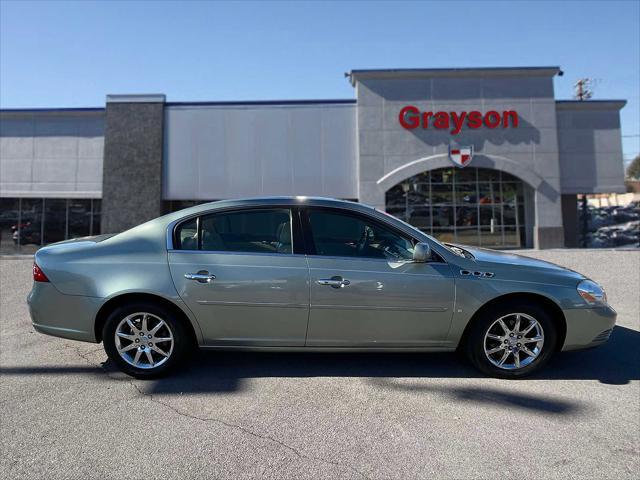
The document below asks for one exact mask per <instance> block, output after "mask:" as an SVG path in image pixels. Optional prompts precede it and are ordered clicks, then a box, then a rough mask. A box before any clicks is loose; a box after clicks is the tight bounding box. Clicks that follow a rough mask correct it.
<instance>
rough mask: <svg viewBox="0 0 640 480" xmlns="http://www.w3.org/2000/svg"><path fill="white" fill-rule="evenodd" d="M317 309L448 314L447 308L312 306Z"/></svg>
mask: <svg viewBox="0 0 640 480" xmlns="http://www.w3.org/2000/svg"><path fill="white" fill-rule="evenodd" d="M311 308H317V309H340V310H386V311H389V312H398V311H401V312H446V311H447V310H449V309H448V308H447V307H409V308H408V307H380V306H372V305H311Z"/></svg>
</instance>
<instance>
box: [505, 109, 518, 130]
mask: <svg viewBox="0 0 640 480" xmlns="http://www.w3.org/2000/svg"><path fill="white" fill-rule="evenodd" d="M509 119H511V126H512V127H514V128H517V127H518V112H516V111H514V110H505V111H504V112H502V128H507V127H508V126H509Z"/></svg>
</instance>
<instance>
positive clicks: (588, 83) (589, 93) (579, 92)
mask: <svg viewBox="0 0 640 480" xmlns="http://www.w3.org/2000/svg"><path fill="white" fill-rule="evenodd" d="M592 86H593V80H592V79H591V78H581V79H579V80H578V81H577V82H576V83H574V84H573V91H574V94H573V98H575V99H576V100H579V101H581V102H582V101H584V100H589V99H590V98H591V97H593V90H592V89H591V87H592Z"/></svg>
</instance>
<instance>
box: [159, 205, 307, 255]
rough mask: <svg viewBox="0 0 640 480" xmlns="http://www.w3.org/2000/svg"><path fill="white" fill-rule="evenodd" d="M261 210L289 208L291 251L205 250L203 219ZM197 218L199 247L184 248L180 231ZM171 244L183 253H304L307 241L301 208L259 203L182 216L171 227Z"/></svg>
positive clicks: (171, 247) (171, 248)
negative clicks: (203, 243) (303, 230)
mask: <svg viewBox="0 0 640 480" xmlns="http://www.w3.org/2000/svg"><path fill="white" fill-rule="evenodd" d="M260 210H287V211H288V212H289V222H290V225H291V253H278V252H243V251H237V250H203V249H202V219H203V218H204V217H208V216H211V215H224V214H228V213H242V212H254V211H260ZM194 219H195V220H196V235H197V239H198V242H197V249H195V250H194V249H182V248H180V247H181V242H180V239H179V238H178V231H179V229H180V227H181V226H183V225H184V224H185V223H187V222H190V221H193V220H194ZM170 239H171V245H168V247H170V248H169V251H174V252H182V253H217V254H229V255H284V256H289V255H300V254H302V255H304V253H305V242H304V239H303V235H302V225H301V223H300V214H299V208H297V207H294V206H292V205H259V206H253V205H252V206H244V205H243V206H237V207H230V208H224V209H216V210H207V211H204V212H200V213H197V214H194V215H190V216H188V217H185V218H181V219H179V220H177V221H176V222H174V224H173V226H172V227H170Z"/></svg>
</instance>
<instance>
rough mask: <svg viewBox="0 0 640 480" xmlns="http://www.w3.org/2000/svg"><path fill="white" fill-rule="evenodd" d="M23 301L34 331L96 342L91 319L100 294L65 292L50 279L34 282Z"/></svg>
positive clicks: (96, 310) (95, 311)
mask: <svg viewBox="0 0 640 480" xmlns="http://www.w3.org/2000/svg"><path fill="white" fill-rule="evenodd" d="M27 303H28V304H29V313H30V315H31V322H32V323H33V328H34V329H35V330H36V331H37V332H40V333H44V334H47V335H53V336H54V337H62V338H68V339H71V340H80V341H82V342H93V343H97V340H96V335H95V329H94V321H95V318H96V314H97V313H98V310H99V309H100V306H101V305H102V303H103V300H102V299H101V298H95V297H84V296H80V295H65V294H63V293H60V291H59V290H58V289H56V288H55V287H54V286H53V285H52V284H51V283H46V282H34V284H33V288H32V289H31V292H30V293H29V296H28V297H27Z"/></svg>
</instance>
